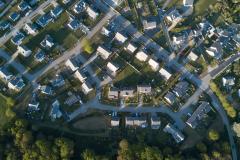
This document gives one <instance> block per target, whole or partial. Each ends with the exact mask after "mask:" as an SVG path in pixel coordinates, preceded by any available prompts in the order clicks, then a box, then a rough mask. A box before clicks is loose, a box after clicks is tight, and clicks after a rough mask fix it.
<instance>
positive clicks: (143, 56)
mask: <svg viewBox="0 0 240 160" xmlns="http://www.w3.org/2000/svg"><path fill="white" fill-rule="evenodd" d="M135 57H136V58H137V59H138V60H139V61H141V62H145V61H146V60H147V59H148V55H147V54H146V53H144V52H143V51H140V52H138V53H137V54H136V55H135Z"/></svg>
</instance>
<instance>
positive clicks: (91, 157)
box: [82, 149, 96, 160]
mask: <svg viewBox="0 0 240 160" xmlns="http://www.w3.org/2000/svg"><path fill="white" fill-rule="evenodd" d="M82 159H83V160H95V159H96V155H95V153H94V152H93V151H92V150H89V149H86V150H84V151H83V153H82Z"/></svg>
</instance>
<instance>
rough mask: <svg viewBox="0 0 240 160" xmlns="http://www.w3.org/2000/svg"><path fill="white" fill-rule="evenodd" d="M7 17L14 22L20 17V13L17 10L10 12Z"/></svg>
mask: <svg viewBox="0 0 240 160" xmlns="http://www.w3.org/2000/svg"><path fill="white" fill-rule="evenodd" d="M9 18H10V19H11V20H12V21H13V22H16V21H17V20H18V19H19V18H20V14H19V13H17V12H13V13H12V14H10V15H9Z"/></svg>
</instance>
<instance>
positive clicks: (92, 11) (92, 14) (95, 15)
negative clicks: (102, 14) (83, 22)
mask: <svg viewBox="0 0 240 160" xmlns="http://www.w3.org/2000/svg"><path fill="white" fill-rule="evenodd" d="M86 11H87V13H88V15H89V16H90V17H91V18H92V19H96V18H97V16H98V15H99V14H98V13H97V12H96V11H94V10H93V9H92V8H90V7H89V6H88V7H87V10H86Z"/></svg>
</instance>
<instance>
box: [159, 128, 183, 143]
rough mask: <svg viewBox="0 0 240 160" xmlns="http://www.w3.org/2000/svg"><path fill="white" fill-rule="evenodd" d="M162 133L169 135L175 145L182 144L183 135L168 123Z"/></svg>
mask: <svg viewBox="0 0 240 160" xmlns="http://www.w3.org/2000/svg"><path fill="white" fill-rule="evenodd" d="M163 131H164V132H166V133H169V134H171V135H172V137H173V138H174V140H175V141H176V143H179V142H182V141H183V140H184V135H183V134H182V133H181V132H180V131H179V130H178V129H177V128H175V127H174V126H173V125H172V124H170V123H168V124H167V125H166V126H165V128H164V129H163Z"/></svg>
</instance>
